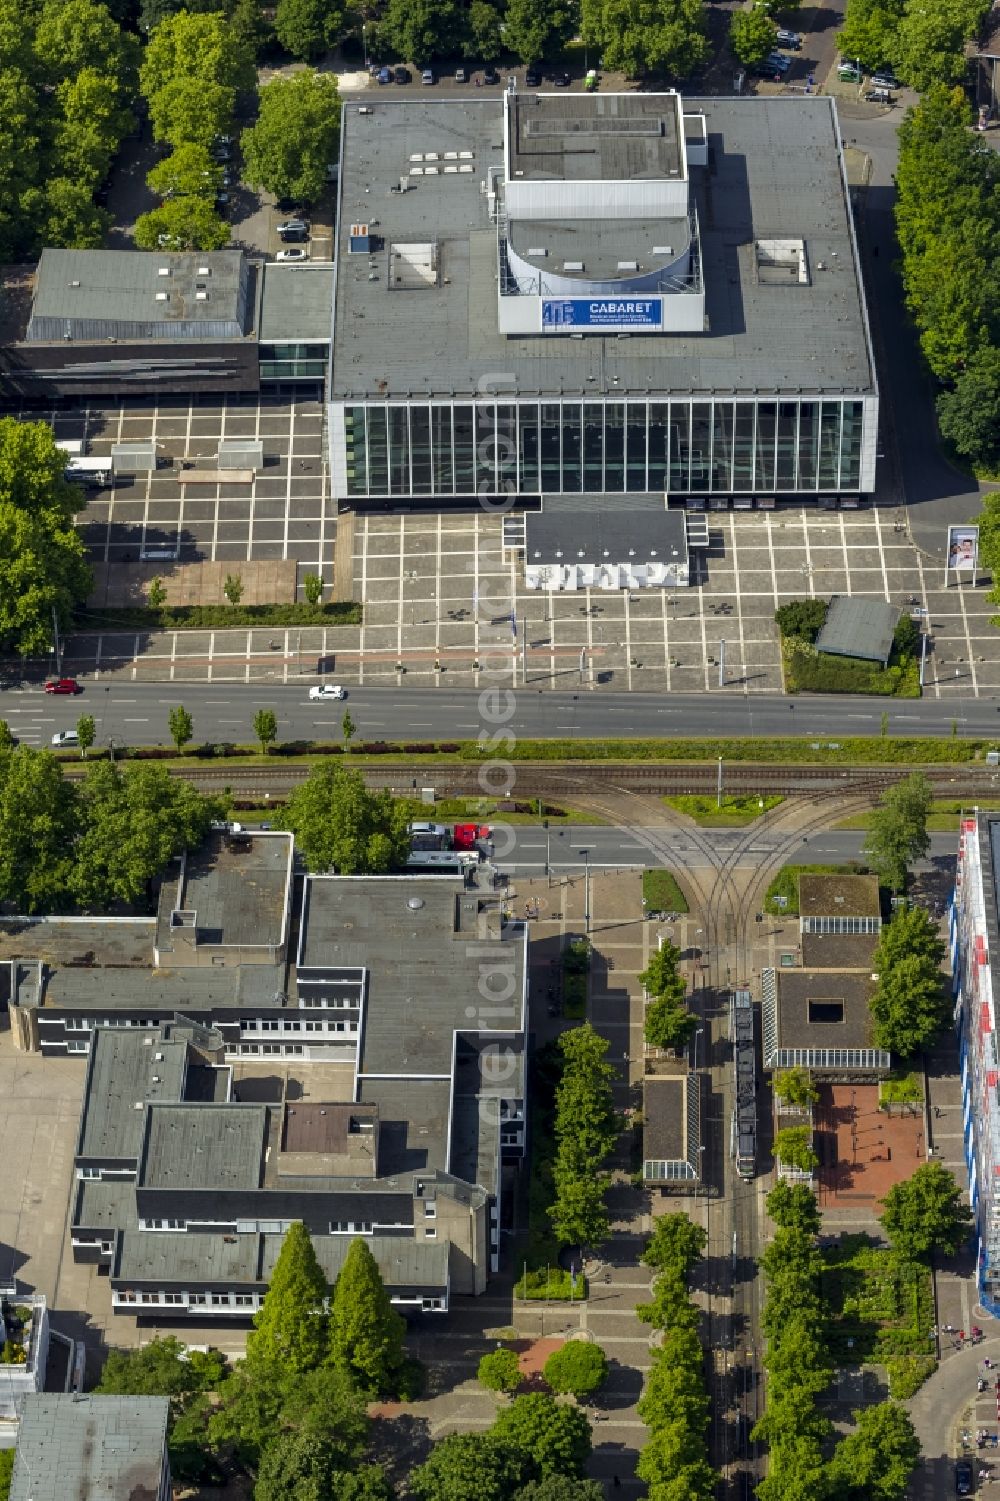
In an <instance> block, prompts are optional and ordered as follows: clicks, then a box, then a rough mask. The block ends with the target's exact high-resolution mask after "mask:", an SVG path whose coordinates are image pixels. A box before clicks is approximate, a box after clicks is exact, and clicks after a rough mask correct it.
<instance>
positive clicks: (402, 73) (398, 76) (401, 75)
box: [392, 65, 413, 83]
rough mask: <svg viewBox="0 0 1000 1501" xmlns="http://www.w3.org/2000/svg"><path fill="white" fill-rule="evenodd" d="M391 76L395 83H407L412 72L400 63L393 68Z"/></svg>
mask: <svg viewBox="0 0 1000 1501" xmlns="http://www.w3.org/2000/svg"><path fill="white" fill-rule="evenodd" d="M392 76H393V78H394V79H395V81H396V83H409V82H410V79H411V78H412V77H413V74H412V73H411V72H410V70H409V68H404V67H403V66H402V65H400V66H399V67H398V68H393V70H392Z"/></svg>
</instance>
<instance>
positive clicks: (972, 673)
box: [956, 584, 979, 698]
mask: <svg viewBox="0 0 1000 1501" xmlns="http://www.w3.org/2000/svg"><path fill="white" fill-rule="evenodd" d="M956 587H957V588H958V599H959V603H960V605H961V606H962V625H963V627H964V630H965V644H966V647H967V649H968V662H969V677H970V679H971V681H972V695H973V697H974V698H978V697H979V682H978V679H977V677H976V659H975V657H974V656H973V654H972V637H971V635H970V634H969V617H968V615H967V614H966V610H965V588H964V586H963V585H962V584H958V585H957V586H956Z"/></svg>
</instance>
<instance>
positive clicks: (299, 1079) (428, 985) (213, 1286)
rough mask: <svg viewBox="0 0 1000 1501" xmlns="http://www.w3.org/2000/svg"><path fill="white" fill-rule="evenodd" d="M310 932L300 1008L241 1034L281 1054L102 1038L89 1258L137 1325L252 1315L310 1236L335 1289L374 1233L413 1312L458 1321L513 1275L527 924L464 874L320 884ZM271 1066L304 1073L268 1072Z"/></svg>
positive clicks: (170, 1028)
mask: <svg viewBox="0 0 1000 1501" xmlns="http://www.w3.org/2000/svg"><path fill="white" fill-rule="evenodd" d="M300 922H301V936H300V940H299V946H298V951H297V963H296V965H295V966H294V967H293V969H292V970H290V975H289V980H288V994H287V995H282V996H276V997H275V1000H274V1005H273V1006H272V1008H271V1010H270V1011H269V1012H268V1011H267V1010H262V1011H260V1012H259V1013H258V1015H257V1016H256V1018H254V1019H253V1020H252V1023H251V1022H250V1021H248V1022H247V1023H245V1024H244V1023H241V1028H242V1027H243V1026H244V1025H246V1026H247V1027H248V1028H249V1027H250V1026H251V1025H252V1027H253V1028H254V1029H255V1030H256V1029H259V1031H258V1032H257V1035H258V1036H260V1035H263V1036H264V1037H265V1038H273V1039H274V1042H273V1044H269V1043H263V1044H260V1043H258V1044H256V1045H251V1044H247V1043H243V1042H238V1041H236V1040H235V1038H231V1039H230V1040H228V1041H227V1039H226V1037H225V1036H224V1035H223V1029H222V1025H220V1026H214V1025H211V1024H209V1023H208V1022H199V1021H197V1020H192V1019H191V1018H190V1017H189V1016H187V1015H183V1014H178V1015H177V1017H176V1019H173V1020H171V1021H158V1022H154V1023H152V1024H150V1021H149V1019H148V1018H147V1019H146V1024H145V1025H140V1026H137V1027H125V1026H124V1025H123V1024H122V1023H121V1022H119V1025H117V1026H108V1025H104V1026H97V1027H95V1028H94V1030H93V1033H92V1041H91V1042H90V1052H89V1058H88V1063H87V1077H86V1083H85V1088H84V1102H83V1107H82V1112H81V1120H80V1129H79V1135H78V1139H77V1144H76V1154H75V1180H76V1181H75V1183H74V1189H73V1204H72V1212H71V1221H72V1232H71V1233H72V1245H73V1255H74V1257H75V1259H76V1260H78V1261H82V1262H90V1263H95V1264H97V1265H100V1266H101V1267H104V1268H106V1269H107V1272H108V1275H109V1278H110V1284H111V1294H112V1307H113V1309H114V1310H115V1311H116V1312H118V1313H125V1314H132V1315H142V1314H144V1313H146V1314H148V1313H149V1312H150V1311H151V1310H153V1309H161V1310H162V1309H168V1310H170V1312H171V1313H172V1314H173V1315H176V1316H181V1317H183V1316H193V1317H200V1318H205V1317H222V1318H236V1319H240V1318H249V1317H250V1316H251V1315H252V1314H253V1313H254V1311H255V1310H256V1309H257V1308H258V1307H259V1306H260V1303H261V1301H262V1299H263V1297H264V1295H265V1293H266V1291H267V1285H268V1282H269V1279H270V1275H271V1270H272V1268H273V1266H274V1263H275V1260H276V1258H277V1256H278V1254H279V1252H280V1249H281V1243H282V1239H283V1236H284V1233H285V1231H286V1230H287V1228H288V1226H289V1225H290V1224H291V1223H292V1222H293V1221H295V1220H301V1221H302V1222H303V1223H304V1224H305V1225H306V1227H307V1229H308V1230H309V1232H310V1234H311V1235H312V1237H313V1240H314V1243H315V1246H316V1252H317V1256H318V1258H319V1261H320V1264H321V1266H322V1267H323V1268H324V1270H325V1272H326V1273H327V1276H328V1277H329V1278H330V1280H331V1281H332V1280H333V1279H334V1278H335V1277H336V1275H337V1273H338V1271H339V1269H340V1266H341V1264H342V1262H343V1259H344V1257H345V1255H346V1254H347V1250H348V1249H349V1246H350V1243H351V1241H352V1239H353V1238H354V1237H356V1236H363V1237H364V1238H365V1240H366V1241H367V1243H368V1244H369V1246H370V1247H371V1250H372V1252H373V1254H374V1256H375V1259H376V1261H377V1262H378V1264H379V1267H380V1270H381V1272H382V1276H383V1279H384V1281H385V1283H386V1286H387V1287H388V1289H389V1293H390V1296H391V1297H392V1299H393V1301H394V1302H396V1303H398V1304H399V1305H400V1306H403V1307H410V1308H416V1309H419V1310H424V1311H428V1312H439V1311H442V1310H444V1309H446V1308H447V1307H448V1301H449V1298H450V1296H451V1295H452V1293H464V1294H477V1293H481V1292H483V1291H484V1289H485V1287H486V1283H487V1280H488V1278H489V1275H490V1272H491V1271H495V1270H496V1268H497V1266H498V1259H499V1237H500V1218H501V1208H502V1201H503V1198H504V1194H505V1193H506V1192H509V1191H510V1187H511V1179H512V1176H513V1175H514V1174H515V1173H516V1170H517V1165H518V1163H519V1162H520V1160H521V1159H522V1158H523V1155H524V1150H525V1058H524V1029H525V1005H526V975H527V927H526V925H525V924H521V923H516V922H513V923H512V922H508V921H505V920H504V918H503V914H502V911H501V908H500V905H499V902H498V900H497V898H496V897H494V896H493V895H492V893H490V892H484V891H480V890H479V888H478V887H477V886H476V885H475V884H474V883H472V882H469V883H467V882H466V881H465V880H464V879H452V878H450V877H446V876H423V877H421V876H399V877H389V876H387V877H358V878H341V877H309V878H307V880H306V883H305V890H304V894H303V898H302V907H301V919H300ZM200 972H201V971H199V970H198V969H197V968H189V969H187V970H185V972H184V973H185V976H186V977H187V978H188V979H189V980H193V979H194V978H195V977H196V976H197V975H198V974H199V973H200ZM208 972H209V973H210V972H211V971H208ZM252 972H260V973H264V974H267V973H268V970H267V967H266V966H263V965H258V966H254V965H252V964H244V965H243V967H242V973H243V974H248V973H252ZM180 1012H181V1007H180V1006H178V1013H180ZM223 1014H224V1015H225V1012H224V1013H223ZM332 1015H335V1016H337V1017H338V1022H337V1023H336V1025H338V1026H339V1027H340V1028H341V1031H340V1032H339V1033H335V1032H333V1030H332V1026H333V1025H334V1024H332V1023H331V1022H330V1021H328V1018H329V1017H330V1016H332ZM314 1019H315V1020H314ZM286 1023H287V1024H294V1025H295V1026H296V1027H297V1028H298V1029H299V1030H298V1031H297V1033H296V1034H294V1035H295V1036H296V1037H297V1039H301V1040H298V1041H296V1042H288V1041H286V1040H285V1037H286V1034H284V1033H283V1032H282V1031H281V1030H279V1029H282V1028H283V1027H284V1026H285V1024H286ZM311 1025H318V1026H320V1027H322V1028H323V1031H322V1032H321V1033H320V1034H318V1043H319V1045H320V1046H321V1048H322V1053H321V1056H320V1057H316V1056H315V1055H313V1057H310V1055H309V1046H308V1038H309V1036H310V1034H309V1033H308V1032H307V1031H306V1030H305V1029H307V1028H308V1027H310V1026H311ZM328 1028H330V1029H331V1030H330V1031H329V1032H327V1029H328ZM241 1035H242V1033H241ZM271 1048H273V1051H274V1053H276V1054H277V1053H281V1055H282V1056H284V1057H285V1058H291V1059H292V1060H294V1063H293V1068H292V1072H291V1073H287V1072H286V1071H284V1070H279V1069H277V1068H272V1069H265V1070H260V1069H256V1070H255V1069H254V1067H253V1059H254V1057H255V1056H259V1055H260V1054H261V1053H268V1051H269V1049H271ZM248 1054H249V1057H248V1056H247V1055H248ZM276 1061H277V1060H275V1062H276ZM237 1063H242V1064H243V1065H244V1066H243V1067H239V1066H234V1065H236V1064H237ZM299 1063H301V1065H302V1070H301V1072H299V1071H297V1065H298V1064H299ZM310 1066H316V1067H317V1068H318V1069H319V1077H316V1076H315V1075H310V1073H309V1070H310ZM307 1080H308V1082H307Z"/></svg>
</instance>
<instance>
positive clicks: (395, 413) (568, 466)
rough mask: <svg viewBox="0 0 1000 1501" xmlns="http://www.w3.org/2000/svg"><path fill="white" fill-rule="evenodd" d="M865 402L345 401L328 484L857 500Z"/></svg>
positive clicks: (392, 490)
mask: <svg viewBox="0 0 1000 1501" xmlns="http://www.w3.org/2000/svg"><path fill="white" fill-rule="evenodd" d="M865 405H866V404H865V402H864V401H863V400H861V399H859V398H856V397H854V398H845V397H831V398H818V397H804V396H796V397H795V398H789V399H787V400H779V399H766V398H763V397H761V398H756V399H754V400H739V399H737V398H735V397H730V398H725V397H718V396H716V397H713V398H712V399H710V400H695V399H686V400H685V399H678V400H669V401H654V400H641V401H639V400H634V399H630V400H625V399H622V400H621V401H614V400H610V401H586V400H582V401H574V400H567V399H566V398H563V399H561V400H558V401H544V400H533V401H526V400H518V401H516V402H514V401H502V400H501V401H486V402H477V403H472V402H461V401H454V402H441V403H421V402H415V401H410V402H407V403H405V404H399V405H396V404H389V403H377V404H376V403H367V404H363V405H361V404H359V405H353V404H348V403H343V404H341V403H337V406H338V407H341V409H342V418H343V425H342V431H343V440H342V441H343V453H342V455H341V454H338V453H337V452H336V445H337V443H338V441H339V431H340V423H339V422H336V421H335V422H334V424H333V431H334V443H335V449H334V454H333V461H334V462H333V468H334V480H335V483H337V484H338V486H339V487H342V488H340V489H339V493H341V494H342V495H343V496H344V497H345V498H347V499H351V498H358V499H361V498H363V497H367V496H384V497H394V496H422V495H426V496H437V495H441V496H446V495H468V494H484V493H486V494H488V493H491V492H494V491H495V492H497V493H504V492H507V493H510V492H512V491H513V492H515V493H518V494H546V493H560V494H567V493H568V494H576V493H588V492H590V493H594V494H615V493H620V494H627V493H629V492H636V493H638V492H656V491H667V492H669V493H671V494H675V495H689V494H693V495H699V494H704V495H712V494H720V495H727V494H728V495H734V494H735V495H739V494H776V495H780V494H782V493H789V494H791V493H797V494H809V493H820V492H823V493H826V492H830V491H852V490H855V491H856V490H859V489H860V488H862V487H863V480H864V474H863V468H864V465H863V455H864V451H865V441H866V439H867V443H868V447H869V448H871V446H872V435H871V434H865V431H864V429H865V416H866V414H865ZM335 415H339V414H335ZM869 420H870V421H873V420H874V416H873V409H872V416H871V417H870V418H869ZM341 458H342V465H341V464H339V463H338V459H341Z"/></svg>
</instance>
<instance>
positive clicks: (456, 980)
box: [301, 876, 524, 1131]
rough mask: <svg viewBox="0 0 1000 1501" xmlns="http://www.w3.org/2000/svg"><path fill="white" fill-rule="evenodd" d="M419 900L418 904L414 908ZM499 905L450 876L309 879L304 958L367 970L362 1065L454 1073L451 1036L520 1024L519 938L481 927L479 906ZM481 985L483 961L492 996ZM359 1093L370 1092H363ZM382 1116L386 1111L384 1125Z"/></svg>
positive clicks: (513, 932)
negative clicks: (505, 969)
mask: <svg viewBox="0 0 1000 1501" xmlns="http://www.w3.org/2000/svg"><path fill="white" fill-rule="evenodd" d="M414 904H416V905H414ZM481 906H482V907H485V908H487V909H489V910H490V911H491V912H492V913H493V915H494V917H495V914H496V911H497V909H496V904H495V903H494V902H493V900H492V898H484V897H483V896H482V894H481V893H479V892H477V891H465V889H464V887H463V884H462V880H461V878H456V879H451V878H450V877H446V876H366V877H361V878H357V879H353V878H342V877H337V876H330V877H328V876H319V877H312V878H310V880H309V882H308V885H307V888H306V897H305V906H304V910H303V915H302V933H303V937H302V952H301V963H302V964H305V965H316V966H342V967H346V968H351V967H355V966H356V967H358V968H362V969H367V970H368V994H367V1003H366V1007H365V1018H364V1035H363V1037H362V1041H361V1054H360V1072H361V1073H362V1074H364V1075H376V1074H386V1075H393V1076H400V1075H403V1076H405V1075H411V1076H416V1077H421V1076H427V1075H436V1076H439V1077H445V1078H447V1077H450V1075H451V1067H452V1047H453V1034H454V1032H455V1031H456V1029H461V1030H463V1031H468V1032H476V1031H481V1032H483V1033H490V1032H497V1031H501V1032H513V1031H517V1030H518V1029H519V1028H520V1027H521V1025H522V1017H521V994H522V985H523V975H524V941H523V937H522V936H520V934H519V932H518V930H517V929H516V928H511V927H508V928H506V929H504V930H503V931H504V934H505V935H507V936H505V937H504V938H503V939H501V938H500V930H499V927H498V925H497V924H496V922H495V921H493V922H491V923H490V924H489V926H487V925H486V924H485V922H484V924H483V926H482V928H481V930H478V931H477V927H476V923H477V912H478V911H479V909H480V907H481ZM501 951H502V955H503V964H504V965H509V966H510V971H511V976H512V984H513V994H512V998H511V999H509V1000H507V1001H506V1002H505V1003H503V1004H501V1003H495V1004H494V1003H490V1001H489V999H488V991H487V993H486V995H485V996H484V994H483V993H482V992H481V988H480V987H481V983H482V974H481V971H482V972H483V973H485V972H486V971H485V970H484V966H485V967H486V968H487V969H488V970H489V971H490V972H491V974H495V976H496V979H495V981H493V980H492V979H490V982H489V983H491V984H495V986H496V988H497V991H498V994H499V993H500V991H501V989H502V990H503V992H504V994H506V993H507V991H508V980H507V976H506V975H504V976H502V977H501V974H500V961H499V960H498V959H497V958H496V956H497V954H498V952H501ZM365 1098H369V1096H368V1095H367V1094H366V1096H365ZM384 1121H385V1115H384V1112H383V1131H384Z"/></svg>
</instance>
